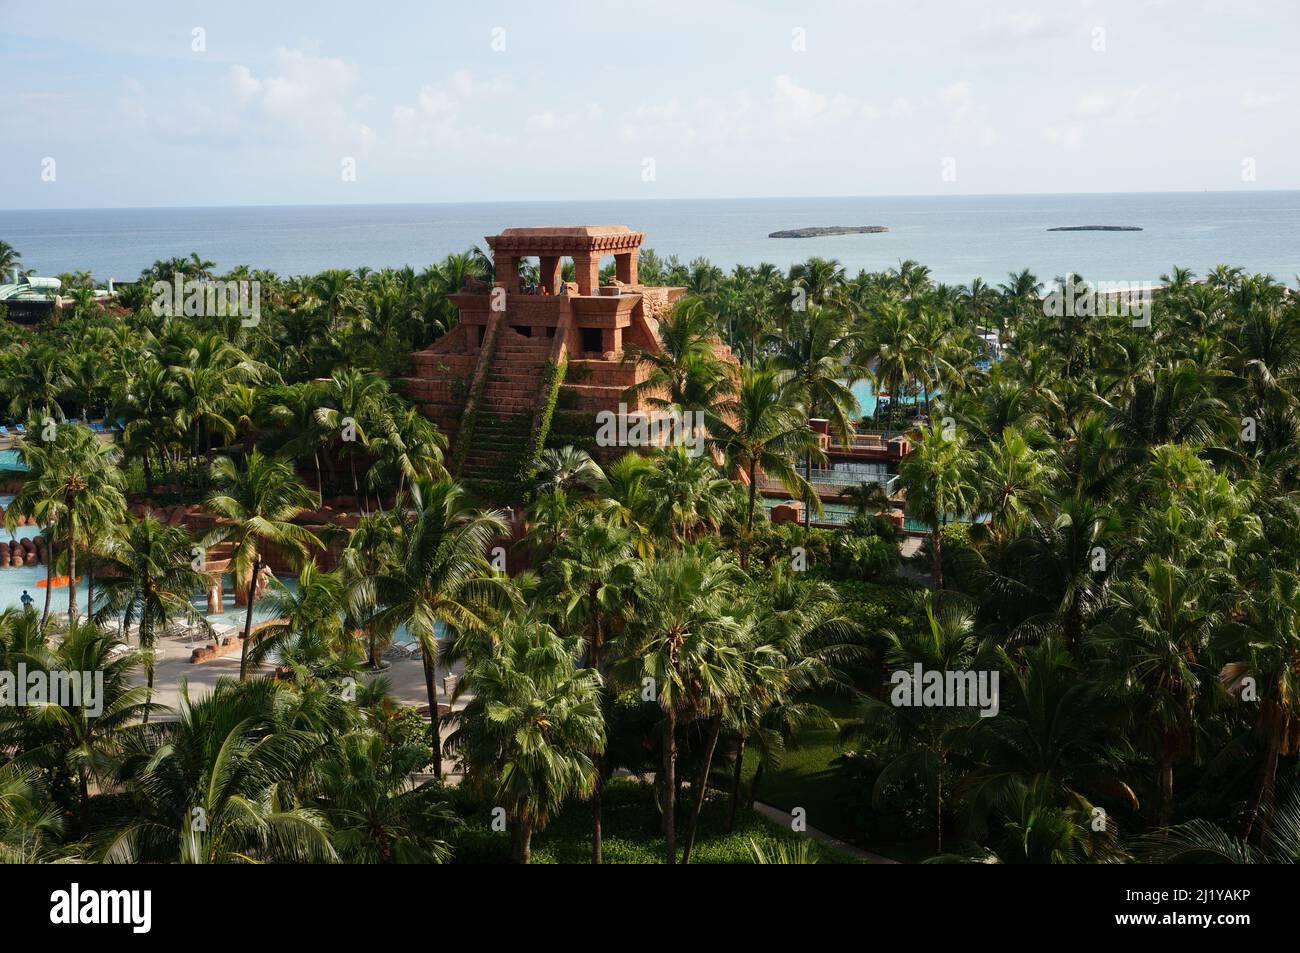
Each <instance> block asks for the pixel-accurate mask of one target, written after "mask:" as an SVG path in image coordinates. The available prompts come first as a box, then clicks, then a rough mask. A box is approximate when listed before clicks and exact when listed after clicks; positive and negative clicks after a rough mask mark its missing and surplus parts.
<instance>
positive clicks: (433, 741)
mask: <svg viewBox="0 0 1300 953" xmlns="http://www.w3.org/2000/svg"><path fill="white" fill-rule="evenodd" d="M420 654H421V655H423V657H424V690H425V692H426V694H428V696H429V744H430V746H431V747H432V748H433V773H434V776H435V777H437V778H438V779H439V780H442V738H441V737H440V735H439V734H438V681H437V679H436V678H435V677H434V676H435V675H436V666H437V663H436V662H435V661H433V660H432V659H430V658H429V655H430V654H431V653H430V652H429V650H428V649H427V648H426V649H425V650H424V651H423V652H421V653H420Z"/></svg>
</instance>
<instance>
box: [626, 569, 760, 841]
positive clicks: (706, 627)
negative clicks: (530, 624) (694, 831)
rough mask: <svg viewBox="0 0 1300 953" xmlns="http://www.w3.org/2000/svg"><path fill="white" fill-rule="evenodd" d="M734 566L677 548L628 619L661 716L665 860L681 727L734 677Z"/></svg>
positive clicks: (646, 580)
mask: <svg viewBox="0 0 1300 953" xmlns="http://www.w3.org/2000/svg"><path fill="white" fill-rule="evenodd" d="M733 573H734V570H733V569H731V568H729V567H727V566H726V565H725V564H724V563H722V562H720V561H716V560H715V561H709V560H706V559H704V558H702V557H701V556H699V555H696V554H693V553H689V552H688V553H674V554H672V555H670V556H668V557H666V558H664V559H661V560H659V561H657V562H655V563H653V564H652V565H650V566H649V567H647V569H646V572H645V574H644V575H643V577H642V584H641V586H640V588H639V591H638V595H639V597H640V598H639V604H638V609H637V613H636V614H635V615H634V616H633V618H632V619H631V620H630V622H629V624H628V629H627V640H628V650H627V658H628V659H629V660H630V661H629V667H630V668H634V669H635V670H636V671H637V674H638V676H639V679H644V680H648V681H645V682H643V684H649V685H651V686H652V687H653V691H654V698H655V700H656V701H657V702H658V704H659V709H660V713H661V714H662V715H663V723H662V745H661V754H662V769H661V771H660V774H659V776H658V778H657V781H658V784H659V791H660V795H661V798H662V805H663V831H664V842H665V862H666V863H669V864H675V863H676V862H677V825H676V815H675V807H674V805H675V801H676V796H677V729H678V726H679V724H682V723H684V722H686V721H689V720H691V719H693V718H694V717H695V716H696V714H697V713H698V712H699V710H700V706H701V705H702V704H704V699H705V698H706V697H708V696H714V695H717V696H720V695H723V694H725V693H726V692H727V691H728V690H729V689H730V688H731V682H732V680H733V679H734V677H735V653H734V649H733V647H732V645H731V643H732V641H733V636H734V633H735V630H736V623H735V620H734V619H733V618H732V617H731V616H728V615H727V614H726V610H727V608H728V607H729V606H730V605H731V604H732V603H733V601H734V599H735V595H736V587H735V581H734V575H733Z"/></svg>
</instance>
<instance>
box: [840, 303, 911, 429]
mask: <svg viewBox="0 0 1300 953" xmlns="http://www.w3.org/2000/svg"><path fill="white" fill-rule="evenodd" d="M872 317H873V321H872V323H871V326H870V329H869V331H868V332H867V334H866V335H865V338H864V341H863V346H862V353H861V354H860V356H859V357H858V360H857V361H856V362H855V363H857V364H859V365H861V366H862V367H867V368H870V369H871V374H872V377H874V378H875V381H876V389H877V391H878V392H884V393H887V394H888V395H889V417H888V421H887V429H888V430H890V431H892V428H893V423H894V419H895V417H896V408H897V407H898V405H899V402H900V400H901V398H902V396H903V390H904V388H906V387H908V386H909V385H910V384H911V383H912V382H913V381H914V380H915V379H916V377H917V374H918V373H919V372H920V368H919V366H918V362H919V356H918V353H917V347H916V338H915V337H914V335H913V334H912V320H911V315H910V314H909V313H908V311H907V309H906V308H905V307H903V305H902V304H901V303H900V302H897V301H885V302H883V303H882V304H881V305H880V306H879V307H878V308H877V309H876V312H875V314H874V315H873V316H872ZM878 412H879V407H877V413H878Z"/></svg>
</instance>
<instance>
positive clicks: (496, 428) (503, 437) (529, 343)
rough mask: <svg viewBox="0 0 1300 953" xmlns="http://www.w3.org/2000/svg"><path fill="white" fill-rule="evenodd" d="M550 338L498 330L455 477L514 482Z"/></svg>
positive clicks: (547, 356)
mask: <svg viewBox="0 0 1300 953" xmlns="http://www.w3.org/2000/svg"><path fill="white" fill-rule="evenodd" d="M552 343H553V342H552V339H551V338H547V337H538V338H530V337H526V336H524V335H522V334H520V333H518V332H517V331H514V330H512V329H511V328H509V327H503V328H501V330H500V332H499V337H498V339H497V342H496V349H495V351H494V353H493V356H492V366H491V367H490V368H489V370H488V375H487V379H486V381H485V383H484V387H483V396H482V398H481V400H480V402H479V406H478V416H477V419H476V420H475V423H474V432H473V435H472V438H471V439H472V445H471V446H469V447H467V448H465V458H464V462H463V463H462V464H461V468H460V474H459V476H460V477H461V478H462V479H464V480H466V481H467V482H471V483H473V482H481V483H488V482H493V481H503V480H506V481H508V480H512V479H514V477H515V476H516V475H517V474H518V470H519V465H520V464H521V462H522V461H521V459H520V455H521V454H523V453H525V452H526V451H527V449H528V437H529V434H530V432H531V430H532V427H533V421H534V418H535V417H536V414H537V413H538V402H539V401H540V399H541V394H540V393H539V391H540V389H541V385H542V381H543V379H544V377H545V368H546V362H547V360H548V359H549V357H550V353H551V344H552Z"/></svg>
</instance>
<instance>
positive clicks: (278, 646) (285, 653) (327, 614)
mask: <svg viewBox="0 0 1300 953" xmlns="http://www.w3.org/2000/svg"><path fill="white" fill-rule="evenodd" d="M272 588H273V590H274V592H273V594H272V596H271V600H270V601H271V615H272V616H273V617H274V618H275V619H276V620H277V621H275V622H272V623H270V624H268V625H266V626H264V627H263V628H261V629H259V630H258V633H257V637H256V639H255V640H254V643H253V646H252V648H250V649H249V651H248V658H249V661H250V662H251V663H252V664H253V665H254V666H258V665H261V664H262V663H263V662H264V661H265V660H266V659H267V658H269V657H271V656H272V655H275V656H277V657H279V658H280V659H281V661H282V662H288V663H292V662H295V661H299V660H304V659H310V660H312V661H314V662H317V663H319V662H320V661H322V660H326V659H331V658H333V657H335V656H338V655H344V656H346V654H347V653H348V651H349V649H350V648H351V645H350V639H349V638H348V634H347V633H346V632H345V630H344V625H343V621H344V617H343V609H344V603H345V601H346V589H345V585H344V582H343V579H342V578H341V577H340V575H339V574H338V573H332V572H323V571H321V569H319V568H318V567H317V565H316V563H315V562H314V561H312V560H308V561H307V562H306V563H304V564H303V567H302V569H301V570H300V571H299V573H298V584H297V585H296V586H295V587H294V588H293V589H289V588H288V587H287V586H285V585H284V584H283V583H281V582H279V581H278V580H277V581H274V582H272ZM281 620H282V621H281ZM318 667H319V665H318Z"/></svg>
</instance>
